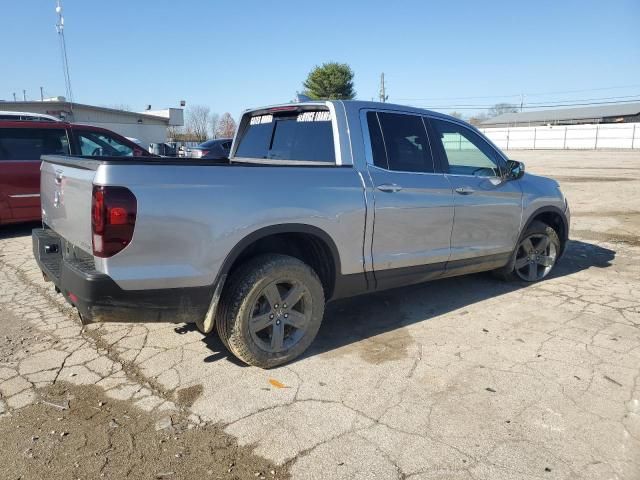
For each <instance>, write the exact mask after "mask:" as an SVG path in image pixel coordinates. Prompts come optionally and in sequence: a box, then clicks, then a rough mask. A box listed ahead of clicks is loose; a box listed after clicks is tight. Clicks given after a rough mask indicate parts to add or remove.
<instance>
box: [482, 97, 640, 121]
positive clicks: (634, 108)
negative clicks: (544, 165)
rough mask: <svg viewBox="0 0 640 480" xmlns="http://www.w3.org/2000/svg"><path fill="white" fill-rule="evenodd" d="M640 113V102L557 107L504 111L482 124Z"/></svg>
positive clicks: (590, 118) (583, 118)
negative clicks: (512, 111) (514, 111)
mask: <svg viewBox="0 0 640 480" xmlns="http://www.w3.org/2000/svg"><path fill="white" fill-rule="evenodd" d="M638 114H640V102H634V103H618V104H614V105H594V106H591V107H578V108H557V109H553V110H536V111H529V112H517V113H503V114H502V115H498V116H496V117H493V118H489V119H488V120H485V121H484V122H482V124H481V125H482V126H490V125H513V124H521V123H554V122H559V121H570V120H594V119H595V120H600V119H602V118H606V117H623V116H627V115H638Z"/></svg>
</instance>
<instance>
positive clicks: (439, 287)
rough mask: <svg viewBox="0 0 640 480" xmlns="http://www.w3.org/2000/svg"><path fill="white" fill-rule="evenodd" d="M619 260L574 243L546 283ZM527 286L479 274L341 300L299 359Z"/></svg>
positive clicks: (600, 249)
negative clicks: (552, 279)
mask: <svg viewBox="0 0 640 480" xmlns="http://www.w3.org/2000/svg"><path fill="white" fill-rule="evenodd" d="M615 255H616V252H615V251H613V250H609V249H607V248H603V247H600V246H598V245H594V244H591V243H585V242H581V241H577V240H576V241H570V242H569V245H568V247H567V250H566V252H565V254H564V256H563V257H562V259H561V260H560V262H559V263H558V265H557V266H556V268H555V269H554V270H553V272H552V274H551V275H550V277H548V278H549V279H551V278H558V277H563V276H566V275H572V274H574V273H577V272H579V271H582V270H586V269H588V268H607V267H609V266H611V262H612V261H613V259H614V258H615ZM527 287H529V284H527V283H525V282H505V281H503V280H500V279H497V278H495V277H493V276H492V275H491V274H489V273H477V274H473V275H464V276H460V277H452V278H446V279H442V280H435V281H432V282H427V283H422V284H419V285H413V286H410V287H404V288H399V289H394V290H389V291H386V292H380V293H375V294H369V295H362V296H359V297H355V298H352V299H344V300H339V301H336V302H333V303H331V304H329V305H327V310H326V312H325V316H324V320H323V323H322V326H321V327H320V332H319V333H318V336H317V337H316V340H315V341H314V343H313V344H312V345H311V347H310V349H309V350H308V351H307V352H306V353H305V354H304V355H303V356H302V357H301V358H305V357H308V356H311V355H317V354H319V353H323V352H326V351H331V350H334V349H336V348H340V347H343V346H345V345H349V344H351V343H354V342H358V341H361V340H365V339H367V338H371V337H374V336H376V335H380V334H383V333H387V332H390V331H393V330H396V329H399V328H402V327H404V326H407V325H411V324H414V323H417V322H423V321H428V320H429V319H431V318H434V317H437V316H440V315H444V314H446V313H449V312H451V311H454V310H458V309H464V307H466V306H469V305H472V304H474V303H477V302H481V301H483V300H487V299H489V298H494V297H498V296H500V295H504V294H506V293H510V292H513V291H516V290H520V289H522V288H527Z"/></svg>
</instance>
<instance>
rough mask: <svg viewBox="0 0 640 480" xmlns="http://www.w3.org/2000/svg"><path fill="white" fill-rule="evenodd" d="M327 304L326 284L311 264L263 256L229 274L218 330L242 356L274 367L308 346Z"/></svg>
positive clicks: (259, 363)
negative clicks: (321, 280) (325, 296)
mask: <svg viewBox="0 0 640 480" xmlns="http://www.w3.org/2000/svg"><path fill="white" fill-rule="evenodd" d="M324 303H325V299H324V290H323V288H322V283H321V282H320V279H319V278H318V275H317V274H316V272H315V271H313V269H312V268H311V267H309V266H308V265H307V264H305V263H303V262H302V261H300V260H298V259H297V258H294V257H289V256H287V255H279V254H267V255H260V256H257V257H255V258H252V259H250V260H248V261H247V262H246V263H245V264H243V265H241V266H240V267H239V268H238V269H237V270H236V271H235V272H234V273H233V274H232V275H231V278H230V279H229V284H228V286H227V287H225V289H224V292H223V294H222V298H221V303H220V310H219V311H218V314H217V316H216V329H217V330H218V335H219V336H220V339H221V340H222V342H223V343H224V345H225V346H226V347H227V348H228V349H229V350H230V351H231V353H233V354H234V355H235V356H236V357H238V358H239V359H240V360H242V361H243V362H245V363H248V364H249V365H253V366H256V367H260V368H271V367H275V366H277V365H281V364H283V363H286V362H289V361H291V360H293V359H294V358H296V357H298V356H299V355H300V354H302V353H303V352H304V351H305V350H306V349H307V348H308V347H309V345H310V344H311V342H313V339H314V338H315V336H316V334H317V333H318V329H319V328H320V323H321V322H322V317H323V315H324Z"/></svg>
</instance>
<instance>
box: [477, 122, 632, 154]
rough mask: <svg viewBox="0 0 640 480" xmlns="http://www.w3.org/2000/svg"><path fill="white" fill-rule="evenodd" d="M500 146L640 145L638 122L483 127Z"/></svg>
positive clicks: (561, 147)
mask: <svg viewBox="0 0 640 480" xmlns="http://www.w3.org/2000/svg"><path fill="white" fill-rule="evenodd" d="M481 131H482V132H483V133H484V134H485V135H486V136H487V137H489V138H490V139H491V141H492V142H493V143H495V144H496V145H497V146H498V147H500V148H501V149H503V150H517V149H521V150H522V149H528V150H541V149H554V150H587V149H590V150H596V149H600V148H620V149H631V148H636V149H640V123H605V124H588V125H549V126H546V125H545V126H540V127H499V128H483V129H481Z"/></svg>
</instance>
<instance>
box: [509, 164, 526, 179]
mask: <svg viewBox="0 0 640 480" xmlns="http://www.w3.org/2000/svg"><path fill="white" fill-rule="evenodd" d="M523 175H524V163H522V162H518V161H517V160H509V161H508V162H507V178H509V179H511V180H518V179H519V178H522V176H523Z"/></svg>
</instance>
